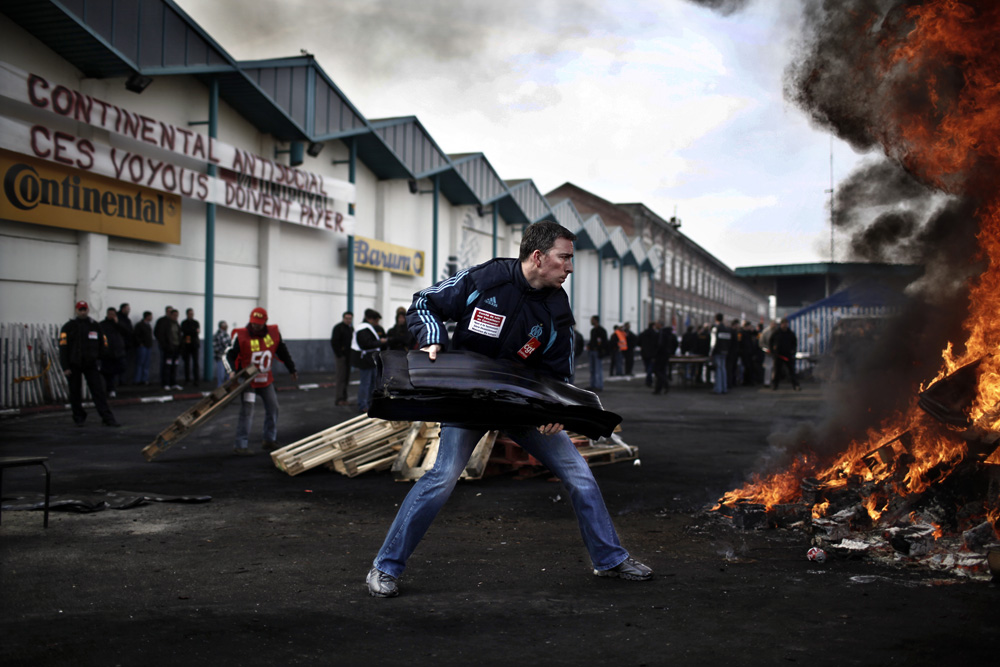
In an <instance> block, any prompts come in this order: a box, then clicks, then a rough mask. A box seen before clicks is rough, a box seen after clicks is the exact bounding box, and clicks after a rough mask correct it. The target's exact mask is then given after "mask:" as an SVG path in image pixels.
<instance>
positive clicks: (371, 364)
mask: <svg viewBox="0 0 1000 667" xmlns="http://www.w3.org/2000/svg"><path fill="white" fill-rule="evenodd" d="M381 319H382V315H381V313H379V312H378V311H377V310H375V309H373V308H365V319H364V321H362V322H361V324H359V325H358V328H357V329H356V330H355V331H354V339H353V340H352V341H351V350H352V352H353V354H352V355H351V362H352V363H353V364H354V365H355V366H357V368H358V370H359V371H360V373H361V382H360V383H359V384H358V412H368V408H369V407H370V406H371V402H372V393H373V392H374V391H375V353H376V352H378V351H379V350H382V349H385V345H386V343H388V342H389V339H388V338H386V336H385V330H384V329H383V328H382V326H381V325H380V324H379V321H380V320H381Z"/></svg>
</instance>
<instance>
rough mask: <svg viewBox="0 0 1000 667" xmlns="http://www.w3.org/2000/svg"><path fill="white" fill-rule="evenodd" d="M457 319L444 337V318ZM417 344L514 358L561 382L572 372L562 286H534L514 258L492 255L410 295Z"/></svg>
mask: <svg viewBox="0 0 1000 667" xmlns="http://www.w3.org/2000/svg"><path fill="white" fill-rule="evenodd" d="M449 320H450V321H454V322H456V323H457V325H456V327H455V332H454V334H453V336H452V338H451V340H450V341H449V337H448V331H447V329H445V322H448V321H449ZM406 323H407V326H409V328H410V331H411V332H412V333H413V335H414V336H415V337H416V339H417V343H418V347H425V346H427V345H434V344H437V345H440V346H441V347H442V348H443V349H445V350H448V349H453V350H471V351H473V352H478V353H480V354H484V355H486V356H488V357H492V358H494V359H508V360H512V361H519V362H521V363H523V364H525V365H526V366H529V367H531V368H536V369H539V370H542V371H545V372H547V373H549V374H551V375H552V376H554V377H556V378H558V379H559V380H562V381H564V382H568V381H569V377H570V376H571V375H572V373H573V335H574V332H573V326H574V325H575V323H576V322H575V320H574V319H573V312H572V311H571V310H570V307H569V299H568V298H567V296H566V292H565V291H563V289H562V288H556V289H540V290H539V289H533V288H532V287H531V286H530V285H529V284H528V281H527V280H526V279H525V277H524V272H523V271H522V270H521V263H520V262H519V261H518V260H516V259H492V260H490V261H488V262H486V263H484V264H480V265H479V266H474V267H472V268H470V269H466V270H464V271H460V272H459V273H457V274H456V275H455V276H453V277H451V278H448V279H447V280H443V281H441V282H439V283H438V284H436V285H432V286H431V287H428V288H427V289H424V290H421V291H420V292H417V293H416V294H414V295H413V304H412V305H411V306H410V309H409V310H408V311H407V313H406Z"/></svg>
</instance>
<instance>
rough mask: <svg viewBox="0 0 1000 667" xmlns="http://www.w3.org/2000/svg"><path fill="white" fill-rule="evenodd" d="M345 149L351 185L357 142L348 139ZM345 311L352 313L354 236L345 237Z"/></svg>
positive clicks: (352, 212)
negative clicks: (347, 154)
mask: <svg viewBox="0 0 1000 667" xmlns="http://www.w3.org/2000/svg"><path fill="white" fill-rule="evenodd" d="M347 147H348V150H349V151H350V155H349V157H348V160H347V180H348V181H350V182H351V183H352V184H353V183H354V181H355V178H356V177H357V169H356V167H357V164H358V142H357V141H356V140H355V139H354V137H351V138H350V140H349V141H348V144H347ZM355 198H357V195H355ZM347 212H348V213H350V214H351V215H354V204H348V205H347ZM347 310H349V311H351V312H352V313H353V312H354V234H350V235H349V236H348V237H347Z"/></svg>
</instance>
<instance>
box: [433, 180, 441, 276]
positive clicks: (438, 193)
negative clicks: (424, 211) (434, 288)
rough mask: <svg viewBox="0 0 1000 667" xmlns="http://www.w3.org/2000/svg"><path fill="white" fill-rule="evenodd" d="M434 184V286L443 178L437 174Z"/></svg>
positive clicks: (436, 271) (436, 272) (436, 270)
mask: <svg viewBox="0 0 1000 667" xmlns="http://www.w3.org/2000/svg"><path fill="white" fill-rule="evenodd" d="M432 182H433V183H434V240H433V243H434V252H433V253H432V255H431V256H432V257H433V261H432V263H431V270H432V271H433V273H432V274H431V284H432V285H433V284H434V283H436V282H437V280H438V199H439V198H440V196H441V177H440V176H439V175H437V174H435V175H434V178H433V179H432Z"/></svg>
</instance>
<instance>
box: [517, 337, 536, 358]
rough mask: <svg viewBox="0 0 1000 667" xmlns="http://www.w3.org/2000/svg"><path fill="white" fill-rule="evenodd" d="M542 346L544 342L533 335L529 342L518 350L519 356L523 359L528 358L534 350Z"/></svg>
mask: <svg viewBox="0 0 1000 667" xmlns="http://www.w3.org/2000/svg"><path fill="white" fill-rule="evenodd" d="M541 346H542V343H541V342H540V341H539V340H538V339H537V338H535V337H534V336H532V337H531V339H530V340H529V341H528V342H527V343H525V344H524V346H523V347H522V348H521V349H520V350H518V351H517V356H519V357H521V358H522V359H527V358H528V357H530V356H531V353H532V352H534V351H535V350H537V349H538V348H540V347H541Z"/></svg>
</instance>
